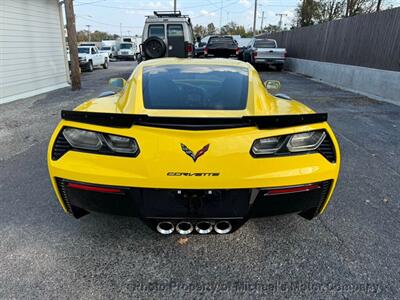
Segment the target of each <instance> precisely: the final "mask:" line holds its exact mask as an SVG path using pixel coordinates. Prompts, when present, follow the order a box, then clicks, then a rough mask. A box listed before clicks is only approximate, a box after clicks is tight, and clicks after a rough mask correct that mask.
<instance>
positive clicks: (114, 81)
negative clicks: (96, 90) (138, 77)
mask: <svg viewBox="0 0 400 300" xmlns="http://www.w3.org/2000/svg"><path fill="white" fill-rule="evenodd" d="M108 85H109V86H111V87H115V88H119V89H122V88H123V87H124V86H125V85H126V80H125V79H123V78H111V79H110V80H109V81H108Z"/></svg>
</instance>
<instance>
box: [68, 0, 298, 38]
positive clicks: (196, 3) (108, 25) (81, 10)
mask: <svg viewBox="0 0 400 300" xmlns="http://www.w3.org/2000/svg"><path fill="white" fill-rule="evenodd" d="M298 2H299V1H298V0H283V1H279V0H258V18H257V28H260V26H261V15H262V11H264V24H265V25H268V24H274V25H276V24H278V21H279V17H278V16H276V14H277V13H283V14H287V16H285V17H283V19H282V24H288V25H289V24H290V23H291V20H292V18H293V15H294V10H295V8H296V6H297V3H298ZM221 4H222V14H221ZM74 6H75V14H76V23H77V29H78V30H82V29H87V27H86V25H91V27H90V30H91V31H94V30H100V31H106V32H109V33H116V34H120V23H121V24H122V34H123V35H128V34H139V35H141V34H142V29H143V24H144V20H145V16H146V15H149V14H152V13H153V11H154V10H173V1H171V0H159V1H137V0H75V1H74ZM177 9H178V10H181V11H182V13H183V14H187V15H189V16H190V17H191V18H192V23H193V25H195V24H202V25H207V24H209V23H211V22H213V23H214V25H215V26H216V27H219V26H220V23H222V25H224V24H226V23H227V22H230V21H234V22H236V23H238V24H240V25H244V26H245V27H246V28H250V27H251V26H252V25H253V13H254V0H223V1H220V0H177Z"/></svg>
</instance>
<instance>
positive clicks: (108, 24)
mask: <svg viewBox="0 0 400 300" xmlns="http://www.w3.org/2000/svg"><path fill="white" fill-rule="evenodd" d="M77 17H78V18H81V19H85V20H87V21H91V22H94V23H97V24H100V25H105V26H113V27H127V28H143V26H128V25H117V24H110V23H103V22H99V21H95V20H93V19H89V18H85V17H83V16H77Z"/></svg>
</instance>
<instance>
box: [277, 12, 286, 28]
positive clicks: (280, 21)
mask: <svg viewBox="0 0 400 300" xmlns="http://www.w3.org/2000/svg"><path fill="white" fill-rule="evenodd" d="M275 15H276V16H279V23H278V26H279V29H281V30H282V17H283V16H285V17H286V16H287V14H275Z"/></svg>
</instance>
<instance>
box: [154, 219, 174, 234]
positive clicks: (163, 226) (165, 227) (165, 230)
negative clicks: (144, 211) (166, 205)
mask: <svg viewBox="0 0 400 300" xmlns="http://www.w3.org/2000/svg"><path fill="white" fill-rule="evenodd" d="M157 231H158V232H159V233H161V234H165V235H167V234H171V233H173V232H174V224H172V223H171V222H167V221H163V222H160V223H158V224H157Z"/></svg>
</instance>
